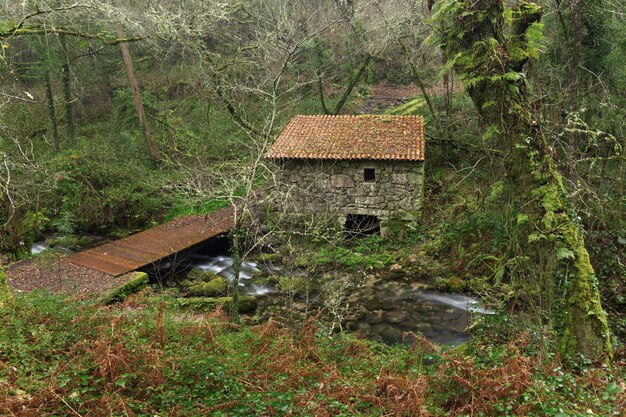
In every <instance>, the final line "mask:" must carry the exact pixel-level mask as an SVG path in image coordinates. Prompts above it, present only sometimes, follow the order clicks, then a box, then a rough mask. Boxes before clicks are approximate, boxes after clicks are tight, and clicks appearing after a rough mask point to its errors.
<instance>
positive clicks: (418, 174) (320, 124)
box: [265, 115, 424, 233]
mask: <svg viewBox="0 0 626 417" xmlns="http://www.w3.org/2000/svg"><path fill="white" fill-rule="evenodd" d="M265 158H266V159H268V160H271V161H273V162H274V163H275V164H276V177H277V187H276V190H275V194H274V197H275V199H276V200H277V201H278V202H279V204H282V205H283V206H284V207H290V209H289V210H294V211H297V212H298V213H299V214H305V215H307V214H313V215H329V216H334V217H336V218H337V220H338V221H339V222H341V224H342V225H344V226H345V228H346V229H347V230H352V231H357V232H362V233H377V232H380V230H381V228H382V230H383V231H384V230H385V229H386V228H387V227H388V226H389V224H390V223H389V222H391V221H395V220H398V221H415V220H417V219H418V217H419V213H420V211H421V208H422V199H423V180H424V120H423V118H422V117H419V116H387V115H380V116H379V115H362V116H296V117H295V118H294V119H292V120H291V122H290V123H289V124H288V125H287V127H286V128H285V129H284V130H283V131H282V133H281V134H280V135H279V136H278V138H277V139H276V141H275V142H274V144H273V145H272V146H271V147H270V148H269V150H268V151H267V153H266V154H265Z"/></svg>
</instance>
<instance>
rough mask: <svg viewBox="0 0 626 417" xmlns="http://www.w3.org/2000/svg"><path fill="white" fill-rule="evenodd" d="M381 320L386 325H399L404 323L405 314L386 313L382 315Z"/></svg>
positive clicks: (396, 312) (398, 312) (401, 312)
mask: <svg viewBox="0 0 626 417" xmlns="http://www.w3.org/2000/svg"><path fill="white" fill-rule="evenodd" d="M382 318H383V320H384V321H386V322H387V323H393V324H400V323H403V322H405V321H406V319H407V314H406V313H405V312H403V311H397V310H395V311H386V312H385V313H384V314H383V317H382Z"/></svg>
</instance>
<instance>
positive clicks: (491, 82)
mask: <svg viewBox="0 0 626 417" xmlns="http://www.w3.org/2000/svg"><path fill="white" fill-rule="evenodd" d="M503 3H504V2H502V0H474V1H469V0H451V1H447V2H445V3H443V4H442V5H441V6H440V10H438V12H437V17H436V18H437V22H438V25H439V29H440V31H441V32H440V33H441V34H442V35H441V36H442V44H443V48H444V51H445V53H446V54H447V56H449V57H451V59H453V60H454V69H455V71H456V72H457V73H458V74H459V75H460V77H461V79H462V81H463V84H464V86H465V88H466V91H467V93H468V94H469V96H470V97H471V99H472V101H473V102H474V105H475V106H476V108H477V110H478V112H479V114H480V116H481V119H482V121H483V123H484V124H485V126H486V128H487V132H490V133H491V134H493V135H494V136H495V138H496V140H497V142H498V147H499V148H500V149H501V150H503V151H506V152H507V155H508V156H507V157H506V160H505V161H504V164H505V166H506V167H507V170H508V176H509V183H510V184H511V186H512V187H511V188H512V189H511V194H512V195H513V196H517V199H518V204H519V211H520V214H522V213H523V215H522V216H521V217H518V218H519V219H521V221H520V223H521V226H520V228H521V232H520V233H521V234H522V237H523V238H524V239H523V241H525V242H527V243H525V244H524V245H523V250H524V252H525V254H526V255H527V256H528V257H529V258H530V262H531V264H532V266H533V271H530V272H532V273H534V274H535V275H536V276H539V277H541V278H542V279H543V280H544V282H547V283H548V285H550V286H551V287H552V288H553V289H554V298H555V299H554V305H553V306H552V307H553V311H556V312H557V313H556V314H555V315H554V317H553V320H552V323H553V327H554V329H555V332H556V334H557V346H558V348H559V350H560V352H561V355H562V357H563V359H564V360H565V361H566V362H569V363H571V362H574V361H575V360H576V359H577V356H578V354H582V355H584V356H586V357H587V358H589V359H591V360H593V361H604V362H606V363H609V362H610V361H611V359H612V346H611V334H610V331H609V327H608V325H607V319H606V313H605V312H604V310H603V309H602V305H601V301H600V293H599V291H598V284H597V280H596V276H595V273H594V270H593V267H592V266H591V263H590V261H589V254H588V253H587V250H586V249H585V241H584V237H583V230H582V227H581V225H580V223H579V221H578V219H577V216H576V213H575V212H574V211H573V209H572V205H571V202H570V201H569V197H568V193H567V190H566V188H565V185H564V183H563V179H562V177H561V175H560V173H559V172H558V170H557V167H556V163H555V161H554V150H553V149H552V147H551V146H550V145H549V144H548V143H547V141H546V138H545V137H544V135H543V132H542V130H541V123H540V112H539V109H538V103H537V102H535V101H533V99H532V97H531V95H530V93H529V89H528V85H527V81H526V77H525V75H524V74H523V72H522V70H523V67H524V64H525V63H526V62H527V61H528V59H529V57H530V51H529V48H528V42H527V38H526V33H527V30H528V28H529V27H530V26H531V25H532V24H534V23H536V22H539V21H540V20H541V17H542V10H541V8H540V7H539V6H537V5H536V4H534V3H529V2H525V1H521V2H519V3H518V4H517V5H516V6H515V7H514V9H513V10H512V14H511V16H512V26H511V27H510V28H507V27H505V25H506V23H505V22H506V18H505V16H506V15H507V13H508V12H507V11H506V10H505V9H504V5H503ZM505 33H507V34H508V35H505ZM525 219H527V220H525Z"/></svg>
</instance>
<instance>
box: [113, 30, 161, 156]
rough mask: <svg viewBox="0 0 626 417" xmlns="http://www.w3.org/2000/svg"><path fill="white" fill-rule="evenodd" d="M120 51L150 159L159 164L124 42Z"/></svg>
mask: <svg viewBox="0 0 626 417" xmlns="http://www.w3.org/2000/svg"><path fill="white" fill-rule="evenodd" d="M120 49H121V51H122V57H123V58H124V65H125V66H126V73H127V74H128V81H129V82H130V88H131V91H132V92H133V100H134V101H135V108H136V109H137V116H139V121H140V122H141V125H142V126H143V128H144V132H145V135H146V144H147V145H148V151H149V152H150V158H152V160H153V161H155V162H159V161H160V159H161V156H160V155H159V150H158V149H157V147H156V144H155V143H154V141H153V140H152V134H151V133H150V125H148V120H147V119H146V112H145V110H144V107H143V101H142V100H141V93H140V91H139V83H138V82H137V77H136V76H135V69H134V68H133V61H132V59H131V57H130V52H129V51H128V45H126V44H125V43H124V42H121V43H120Z"/></svg>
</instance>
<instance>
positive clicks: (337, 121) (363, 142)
mask: <svg viewBox="0 0 626 417" xmlns="http://www.w3.org/2000/svg"><path fill="white" fill-rule="evenodd" d="M265 157H266V158H268V159H291V158H298V159H300V158H303V159H388V160H402V161H423V160H424V119H423V118H422V117H420V116H388V115H380V116H378V115H363V116H296V117H294V118H293V119H292V120H291V122H289V124H288V125H287V127H286V128H285V129H284V130H283V131H282V132H281V134H280V135H279V136H278V138H277V139H276V142H274V144H273V145H272V146H271V147H270V149H269V150H268V151H267V153H266V154H265Z"/></svg>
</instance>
